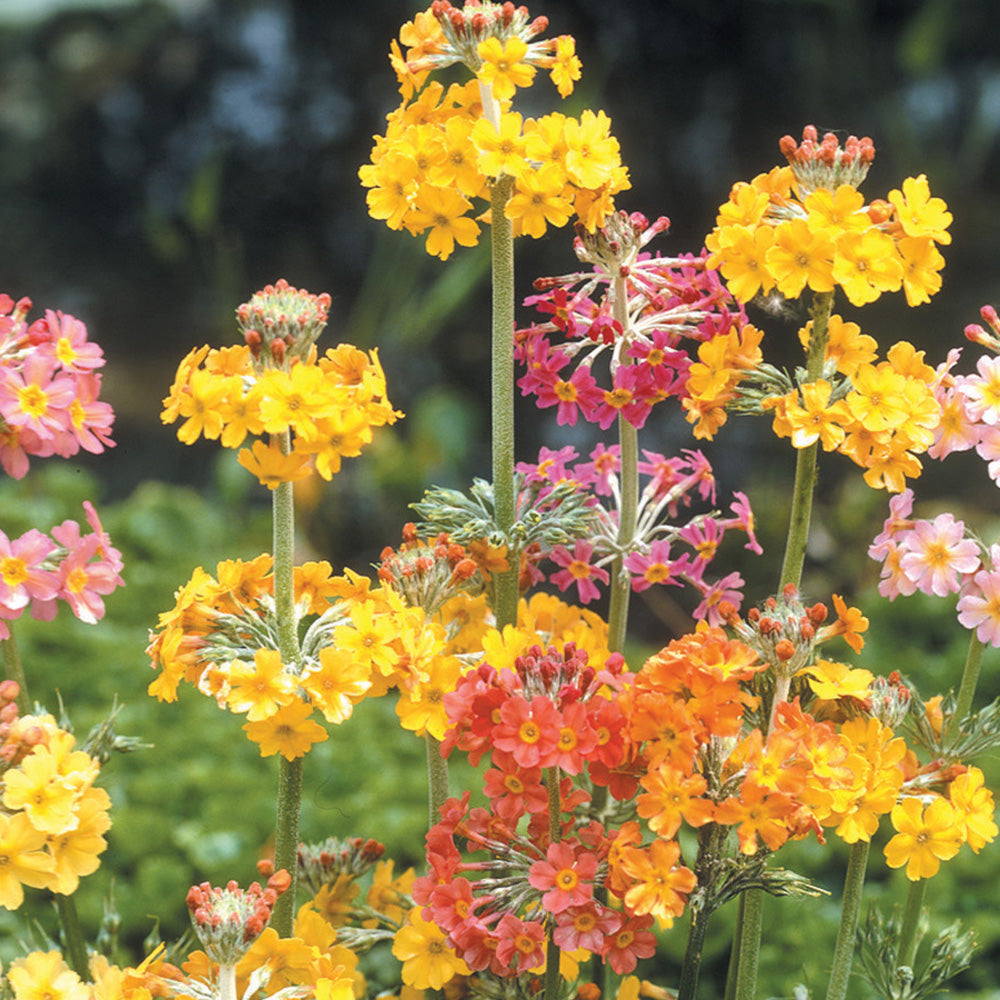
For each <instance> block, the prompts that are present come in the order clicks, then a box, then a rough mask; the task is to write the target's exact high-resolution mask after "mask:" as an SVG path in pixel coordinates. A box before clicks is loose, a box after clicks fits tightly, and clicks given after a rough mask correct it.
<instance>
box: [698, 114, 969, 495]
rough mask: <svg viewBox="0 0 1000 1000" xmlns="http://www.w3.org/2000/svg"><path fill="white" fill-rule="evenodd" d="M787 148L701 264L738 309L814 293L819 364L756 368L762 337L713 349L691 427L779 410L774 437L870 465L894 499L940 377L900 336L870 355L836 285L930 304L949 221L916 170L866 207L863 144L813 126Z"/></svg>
mask: <svg viewBox="0 0 1000 1000" xmlns="http://www.w3.org/2000/svg"><path fill="white" fill-rule="evenodd" d="M781 150H782V152H783V153H784V154H785V156H786V157H787V159H788V161H789V165H788V166H787V167H781V168H778V167H776V168H774V169H773V170H771V171H770V172H769V173H767V174H761V175H759V176H757V177H755V178H754V179H753V180H752V181H751V182H750V183H749V184H747V183H743V182H741V183H738V184H736V185H734V186H733V189H732V192H731V193H730V197H729V200H728V201H727V202H726V204H724V205H723V206H722V207H721V208H720V210H719V217H718V220H717V224H716V227H715V229H714V230H713V232H712V233H711V234H710V236H709V237H708V239H707V240H706V243H707V246H708V248H709V249H710V250H711V251H712V253H711V256H710V257H709V258H708V263H709V264H711V265H712V266H715V267H718V268H719V270H720V271H721V273H722V275H723V277H724V278H725V279H726V281H727V283H728V287H729V291H730V292H731V293H732V294H733V295H734V296H735V297H736V298H737V299H738V300H740V301H741V302H750V301H751V300H753V299H754V298H755V297H756V296H761V295H762V296H768V295H771V294H776V295H777V296H779V298H780V297H787V298H796V297H798V296H799V295H801V294H802V293H803V292H804V291H805V289H806V288H808V289H810V290H811V291H812V293H813V294H814V296H816V305H815V306H814V310H817V309H818V313H816V315H815V316H814V320H813V322H812V323H810V324H808V325H807V326H806V327H804V328H803V330H802V331H801V332H800V338H801V339H802V341H803V344H804V346H805V348H806V351H807V355H808V356H809V357H810V358H813V360H812V361H811V362H810V363H809V364H808V365H807V367H806V368H805V369H800V370H797V371H796V372H795V377H794V378H791V377H789V376H788V375H787V374H785V373H784V372H781V371H779V370H778V369H776V368H774V367H773V366H770V365H767V364H764V362H763V357H762V355H761V353H760V339H761V338H760V334H759V332H758V331H756V330H754V331H753V332H752V333H748V332H747V331H744V332H743V333H741V334H739V335H736V334H734V333H729V334H727V335H726V339H725V340H721V341H719V342H714V341H710V342H708V343H706V344H704V345H702V347H700V348H699V361H698V363H697V364H695V365H693V366H692V369H691V372H690V377H689V382H688V390H689V396H688V398H687V399H685V400H684V406H685V408H686V409H687V411H688V419H689V421H690V422H691V423H692V424H694V425H695V434H696V436H699V437H712V436H713V435H714V434H715V432H716V430H717V429H718V427H719V426H720V425H721V424H722V423H723V422H724V420H725V412H724V410H725V409H726V408H729V409H732V410H742V411H745V412H762V411H768V410H770V411H773V414H774V430H775V433H776V434H778V435H779V436H781V437H789V438H791V442H792V445H793V446H794V447H795V448H797V449H805V448H810V447H812V446H813V445H814V444H816V443H817V442H819V443H820V444H821V445H822V447H823V449H824V450H826V451H833V450H837V451H840V452H841V453H842V454H845V455H847V456H848V457H849V458H850V459H851V460H852V461H854V462H855V463H856V464H857V465H859V466H861V467H862V468H864V469H865V481H866V482H867V483H868V485H869V486H871V487H873V488H885V489H888V490H890V491H893V492H899V491H900V490H902V489H903V488H904V487H905V485H906V480H907V479H908V478H913V477H915V476H918V475H919V474H920V471H921V468H922V466H921V462H920V458H919V457H918V456H920V455H921V454H923V453H924V452H926V451H927V450H928V448H929V447H930V446H931V444H932V443H933V441H934V430H935V427H936V426H937V424H938V422H939V420H940V415H941V408H940V405H939V403H938V401H937V399H936V397H935V386H936V382H937V379H938V376H937V374H936V373H935V372H934V370H933V369H932V368H931V367H930V366H928V365H926V364H925V363H924V361H923V352H918V351H916V350H915V349H914V348H913V346H912V345H911V344H909V343H907V342H906V341H900V342H899V343H897V344H895V345H894V346H893V347H891V348H890V349H889V350H888V351H887V353H886V360H884V361H878V360H877V354H876V346H877V345H876V344H875V342H874V341H873V340H872V338H870V337H867V336H865V335H863V334H862V333H861V330H860V327H858V325H857V324H855V323H851V322H848V321H845V320H844V319H843V318H842V317H841V316H839V315H837V314H831V306H832V303H833V294H834V291H835V289H836V288H840V289H841V290H842V291H843V292H844V294H845V295H846V296H847V299H848V301H849V302H850V303H851V304H852V305H855V306H861V305H865V304H867V303H869V302H873V301H874V300H875V299H877V298H878V297H879V296H880V295H881V294H882V292H888V291H898V290H900V289H901V288H902V289H903V290H904V291H905V294H906V300H907V302H908V304H909V305H911V306H916V305H919V304H921V303H923V302H927V301H929V300H930V297H931V295H933V294H935V293H936V292H937V291H938V290H939V289H940V287H941V277H940V274H939V272H940V270H941V268H942V267H943V266H944V258H943V257H942V256H941V254H940V252H939V251H938V250H937V245H938V244H947V243H949V242H950V241H951V237H950V235H949V233H948V231H947V230H948V226H949V225H950V223H951V214H950V213H949V212H948V211H947V209H946V206H945V204H944V202H943V201H942V200H941V199H940V198H936V197H932V196H931V194H930V191H929V188H928V184H927V178H926V177H925V176H924V175H923V174H921V175H920V176H919V177H916V178H912V177H911V178H907V179H906V180H905V181H904V182H903V184H902V186H901V189H896V190H893V191H891V192H890V194H889V197H888V199H887V200H885V199H876V200H875V201H873V202H871V203H870V204H867V205H866V204H865V201H864V198H863V196H862V195H861V194H860V192H859V191H858V190H857V188H858V186H859V185H860V183H861V182H862V180H864V177H865V175H866V174H867V172H868V167H869V166H870V164H871V162H872V159H873V158H874V155H875V149H874V146H873V145H872V143H871V140H870V139H861V140H858V139H857V138H856V137H854V136H851V137H850V138H848V139H847V140H846V142H845V143H844V145H843V146H841V145H840V143H839V141H838V140H837V138H836V137H835V136H834V135H832V134H831V133H828V134H827V135H826V136H824V138H823V139H822V140H821V141H818V136H817V134H816V130H815V129H814V128H812V127H811V126H809V127H807V128H806V129H805V131H804V133H803V139H802V142H801V143H796V142H795V141H794V140H793V139H791V138H790V137H788V136H786V137H785V138H784V139H783V140H782V141H781ZM821 299H822V304H820V300H821ZM814 327H815V329H816V330H818V332H819V338H820V339H819V341H818V342H817V343H816V345H815V346H811V342H812V339H813V332H814ZM820 348H821V349H820ZM813 356H815V357H813Z"/></svg>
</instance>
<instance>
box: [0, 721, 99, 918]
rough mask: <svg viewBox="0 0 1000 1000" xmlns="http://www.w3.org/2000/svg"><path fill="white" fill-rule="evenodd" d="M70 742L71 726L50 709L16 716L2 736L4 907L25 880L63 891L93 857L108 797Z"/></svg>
mask: <svg viewBox="0 0 1000 1000" xmlns="http://www.w3.org/2000/svg"><path fill="white" fill-rule="evenodd" d="M75 745H76V740H75V738H74V736H73V735H72V733H68V732H66V731H65V730H62V729H60V728H59V726H58V725H57V723H56V721H55V719H54V718H53V717H52V716H51V715H37V716H36V715H26V716H21V717H19V718H18V719H16V720H15V721H14V722H13V724H12V726H11V731H10V732H9V733H8V734H7V736H6V739H5V743H4V753H5V757H4V759H5V760H6V761H13V763H10V764H8V765H7V766H6V768H5V770H4V771H3V773H2V777H0V787H2V796H3V810H2V811H0V857H3V859H4V863H3V864H2V865H0V906H2V907H4V908H5V909H8V910H14V909H17V908H18V907H19V906H20V905H21V903H22V902H23V900H24V890H23V886H25V885H27V886H30V887H32V888H35V889H48V890H50V891H51V892H56V893H59V894H61V895H69V894H70V893H72V892H75V891H76V888H77V885H78V884H79V881H80V876H81V875H89V874H91V872H94V871H96V870H97V867H98V865H99V864H100V862H99V861H98V856H99V855H100V854H101V853H102V852H103V851H104V849H105V847H107V841H106V840H105V839H104V836H103V834H105V833H106V832H107V830H108V829H109V827H110V826H111V820H110V818H109V817H108V809H109V808H110V806H111V800H110V798H109V797H108V794H107V792H105V791H104V789H103V788H97V787H95V786H94V781H95V779H96V778H97V775H98V773H99V771H100V764H99V763H98V761H97V760H96V759H95V758H93V757H91V756H90V754H88V753H86V752H85V751H83V750H75V749H74V746H75ZM11 751H13V752H12V753H10V752H11ZM9 753H10V755H8V754H9Z"/></svg>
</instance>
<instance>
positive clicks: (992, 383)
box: [961, 354, 1000, 426]
mask: <svg viewBox="0 0 1000 1000" xmlns="http://www.w3.org/2000/svg"><path fill="white" fill-rule="evenodd" d="M976 371H977V372H978V373H979V374H978V375H969V376H967V377H966V378H964V379H963V380H962V385H961V392H962V395H963V396H965V400H966V409H967V411H968V414H969V416H970V417H971V418H972V419H973V420H977V421H979V422H980V423H984V424H987V425H989V426H996V425H998V424H1000V357H991V356H989V355H986V354H984V355H983V356H982V357H981V358H980V359H979V360H978V361H977V362H976Z"/></svg>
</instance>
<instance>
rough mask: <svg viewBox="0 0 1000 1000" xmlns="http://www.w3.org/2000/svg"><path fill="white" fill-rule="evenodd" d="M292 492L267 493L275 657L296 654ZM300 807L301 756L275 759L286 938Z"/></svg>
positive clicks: (281, 928) (286, 442) (275, 922)
mask: <svg viewBox="0 0 1000 1000" xmlns="http://www.w3.org/2000/svg"><path fill="white" fill-rule="evenodd" d="M279 442H280V445H281V450H282V452H283V453H284V454H288V452H289V450H290V448H291V441H290V437H289V433H288V432H287V431H286V432H285V433H284V434H282V435H281V436H280V437H279ZM294 501H295V497H294V494H293V491H292V484H291V483H281V484H280V485H279V486H278V487H277V489H275V491H274V493H273V500H272V513H273V518H274V607H275V614H276V616H277V619H278V648H279V652H280V653H281V662H282V663H286V664H296V663H297V662H298V659H299V655H300V654H299V636H298V622H297V620H296V615H295V587H294V573H295V503H294ZM301 811H302V758H301V757H300V758H297V759H295V760H291V761H289V760H286V759H285V758H284V757H282V758H281V760H280V762H279V769H278V806H277V813H278V815H277V820H276V822H275V829H274V867H275V870H278V869H281V868H284V869H285V870H286V871H287V872H288V874H289V875H290V876H291V878H292V881H291V885H289V887H288V889H287V891H286V892H285V893H283V894H282V895H281V896H280V897H279V898H278V902H277V903H276V904H275V907H274V913H273V915H272V917H271V926H272V927H273V928H274V929H275V930H276V931H277V932H278V934H279V935H280V936H281V937H291V936H292V928H293V924H294V920H295V890H296V887H297V886H298V853H299V816H300V814H301Z"/></svg>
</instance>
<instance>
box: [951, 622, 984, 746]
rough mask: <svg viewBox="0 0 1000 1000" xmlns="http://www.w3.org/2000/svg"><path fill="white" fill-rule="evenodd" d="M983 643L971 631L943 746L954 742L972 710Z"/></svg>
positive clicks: (981, 660) (981, 661)
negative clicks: (963, 721)
mask: <svg viewBox="0 0 1000 1000" xmlns="http://www.w3.org/2000/svg"><path fill="white" fill-rule="evenodd" d="M985 648H986V646H985V644H984V643H982V642H980V641H979V639H977V638H976V633H975V632H973V633H972V636H971V638H970V639H969V652H968V653H967V654H966V657H965V668H964V669H963V670H962V681H961V683H960V684H959V687H958V697H957V698H956V699H955V711H954V713H953V714H952V717H951V719H949V720H948V728H947V729H946V730H945V733H944V746H945V748H946V749H947V748H948V747H949V746H951V744H952V743H954V742H955V738H956V737H957V736H958V731H959V727H960V726H961V725H962V720H963V719H965V717H966V716H967V715H968V714H969V712H970V711H971V710H972V699H973V698H974V697H975V695H976V685H977V684H978V683H979V668H980V667H981V666H982V664H983V650H984V649H985Z"/></svg>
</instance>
